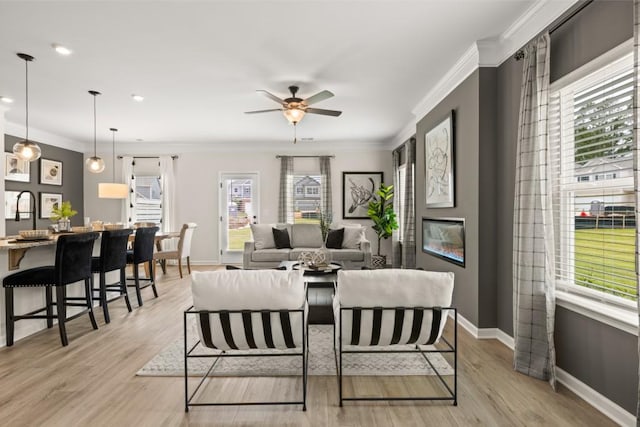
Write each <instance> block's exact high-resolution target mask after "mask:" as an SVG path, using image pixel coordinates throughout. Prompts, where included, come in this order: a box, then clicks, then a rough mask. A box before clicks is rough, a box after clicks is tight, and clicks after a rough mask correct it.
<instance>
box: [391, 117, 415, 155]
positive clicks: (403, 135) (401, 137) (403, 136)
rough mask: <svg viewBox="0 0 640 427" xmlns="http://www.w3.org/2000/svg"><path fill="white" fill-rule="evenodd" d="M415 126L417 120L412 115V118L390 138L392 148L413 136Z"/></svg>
mask: <svg viewBox="0 0 640 427" xmlns="http://www.w3.org/2000/svg"><path fill="white" fill-rule="evenodd" d="M416 126H417V122H416V118H415V116H414V117H413V119H412V120H411V121H410V122H409V123H407V125H406V126H405V127H404V128H402V130H401V131H400V132H398V134H397V135H396V136H395V137H394V138H393V139H392V140H391V147H392V150H395V149H396V148H398V147H399V146H400V145H402V144H404V143H405V142H406V141H407V140H408V139H409V138H411V137H412V136H414V135H415V134H416Z"/></svg>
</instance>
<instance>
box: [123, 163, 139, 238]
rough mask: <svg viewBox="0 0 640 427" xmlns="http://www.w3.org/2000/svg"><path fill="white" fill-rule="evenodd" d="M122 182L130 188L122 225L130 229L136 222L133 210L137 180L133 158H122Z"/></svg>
mask: <svg viewBox="0 0 640 427" xmlns="http://www.w3.org/2000/svg"><path fill="white" fill-rule="evenodd" d="M122 182H124V183H125V184H127V185H128V186H129V197H127V199H126V200H125V203H123V205H122V223H123V224H125V225H126V226H128V227H130V226H132V225H133V223H134V222H135V218H133V208H134V206H135V203H136V192H135V188H136V178H135V176H134V175H133V157H130V156H124V157H122Z"/></svg>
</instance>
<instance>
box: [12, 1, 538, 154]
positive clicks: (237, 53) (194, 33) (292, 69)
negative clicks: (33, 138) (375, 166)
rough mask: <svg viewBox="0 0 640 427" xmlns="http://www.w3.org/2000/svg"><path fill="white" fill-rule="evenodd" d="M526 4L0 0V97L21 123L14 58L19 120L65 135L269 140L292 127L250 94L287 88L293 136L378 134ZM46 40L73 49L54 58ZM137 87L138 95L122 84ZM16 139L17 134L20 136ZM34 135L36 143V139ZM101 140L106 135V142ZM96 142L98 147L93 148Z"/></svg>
mask: <svg viewBox="0 0 640 427" xmlns="http://www.w3.org/2000/svg"><path fill="white" fill-rule="evenodd" d="M533 3H534V1H532V0H467V1H458V0H442V1H322V2H320V1H300V0H298V1H208V2H193V1H173V2H151V1H137V2H116V1H106V2H104V1H103V2H99V1H85V2H82V3H81V2H56V1H46V2H29V1H21V2H1V3H0V17H2V25H0V96H8V97H11V98H13V99H15V102H14V103H13V104H12V105H11V107H10V110H9V111H8V112H7V113H6V119H7V121H8V122H11V123H16V124H23V123H24V97H25V96H24V62H23V61H22V60H20V59H19V58H17V57H16V55H15V54H16V53H17V52H25V53H28V54H31V55H33V56H35V58H36V61H35V62H33V63H31V64H30V67H29V75H30V125H31V126H32V127H34V128H37V129H41V130H44V131H47V132H50V133H53V134H56V135H60V136H62V137H65V138H69V139H72V140H77V141H83V142H89V141H92V137H93V121H92V120H93V112H92V102H93V100H92V97H91V95H89V94H88V93H87V91H88V90H90V89H94V90H98V91H100V92H102V93H103V95H102V96H100V97H98V99H97V104H98V143H99V144H100V145H102V149H106V148H105V144H108V143H109V142H110V141H111V136H110V133H109V130H108V129H109V127H117V128H119V129H120V132H119V133H118V141H119V142H121V143H122V144H124V145H125V146H126V144H132V145H134V144H136V145H139V144H140V143H139V142H136V140H137V139H143V140H144V141H145V145H149V144H151V146H155V147H158V148H159V149H160V147H162V145H163V144H165V145H175V144H177V143H187V144H205V145H207V146H212V145H215V144H224V145H228V144H233V146H237V147H238V148H240V147H242V146H243V145H246V144H247V143H253V144H255V143H265V144H277V143H282V142H287V143H289V144H290V141H291V140H292V137H293V129H292V126H291V125H289V124H288V122H287V121H286V119H285V118H284V117H283V116H282V114H281V113H279V112H273V113H267V114H262V115H245V114H244V113H243V112H244V111H249V110H257V109H267V108H275V107H277V104H275V103H274V102H273V101H271V100H269V99H267V98H266V97H264V96H262V95H260V94H258V93H256V92H255V90H256V89H265V90H268V91H270V92H272V93H273V94H275V95H278V96H282V97H285V96H286V95H287V86H289V85H291V84H298V85H299V86H300V92H299V96H301V97H303V98H305V97H307V96H310V95H313V94H315V93H316V92H318V91H320V90H324V89H327V90H330V91H332V92H333V93H334V94H335V97H333V98H331V99H329V100H326V101H323V102H321V103H318V104H316V105H314V107H318V108H327V109H336V110H342V111H343V114H342V116H341V117H338V118H334V117H325V116H317V115H311V114H309V115H307V116H306V117H305V118H304V119H303V120H302V121H301V122H300V124H299V125H298V128H297V131H298V138H314V143H313V144H314V146H317V147H320V146H321V145H322V144H330V143H352V144H356V143H371V144H372V146H373V145H378V144H381V143H382V144H383V143H390V142H391V140H392V139H393V137H394V136H396V135H397V134H398V133H399V132H400V131H401V130H402V128H403V127H404V126H405V125H407V123H410V122H411V120H413V119H414V118H413V116H412V113H411V111H412V109H414V108H415V107H416V105H417V104H418V103H419V102H420V100H421V99H422V98H423V97H424V96H425V95H426V94H427V93H428V92H429V91H430V90H431V89H432V88H433V87H434V85H435V84H436V83H437V82H438V80H440V79H441V78H442V77H443V75H444V74H445V73H446V72H447V71H448V70H449V69H450V68H451V67H452V66H453V65H454V64H455V63H456V61H457V60H458V59H459V58H460V56H461V55H462V54H463V53H464V52H465V51H466V50H467V49H468V48H469V47H470V46H471V45H472V43H473V42H474V41H476V40H482V39H487V38H493V37H496V36H498V35H500V34H501V33H503V32H504V31H505V30H507V29H508V28H509V27H510V25H511V24H513V23H514V21H516V20H517V19H518V18H519V17H520V16H521V15H523V14H524V13H525V12H527V10H529V9H530V7H531V6H532V4H533ZM52 43H59V44H62V45H65V46H68V47H69V48H71V49H72V50H73V52H74V53H73V54H72V55H71V56H68V57H63V56H60V55H58V54H57V53H56V52H55V51H54V50H53V49H52V48H51V44H52ZM134 93H135V94H141V95H143V96H145V100H144V102H142V103H136V102H134V101H133V100H132V99H131V94H134ZM19 136H22V135H19ZM42 142H46V141H42ZM106 147H108V145H107V146H106ZM98 150H99V151H101V148H100V147H99V148H98Z"/></svg>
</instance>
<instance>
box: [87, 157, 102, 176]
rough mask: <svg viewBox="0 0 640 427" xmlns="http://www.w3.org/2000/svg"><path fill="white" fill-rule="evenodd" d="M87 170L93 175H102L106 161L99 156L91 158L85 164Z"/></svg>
mask: <svg viewBox="0 0 640 427" xmlns="http://www.w3.org/2000/svg"><path fill="white" fill-rule="evenodd" d="M85 164H86V165H87V169H88V170H89V172H92V173H100V172H102V171H104V160H102V159H101V158H100V157H97V156H91V157H89V158H88V159H87V161H86V162H85Z"/></svg>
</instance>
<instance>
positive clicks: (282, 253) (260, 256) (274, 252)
mask: <svg viewBox="0 0 640 427" xmlns="http://www.w3.org/2000/svg"><path fill="white" fill-rule="evenodd" d="M289 251H290V249H275V248H273V249H260V250H259V251H253V252H252V253H251V261H259V262H265V261H286V260H288V259H289Z"/></svg>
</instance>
